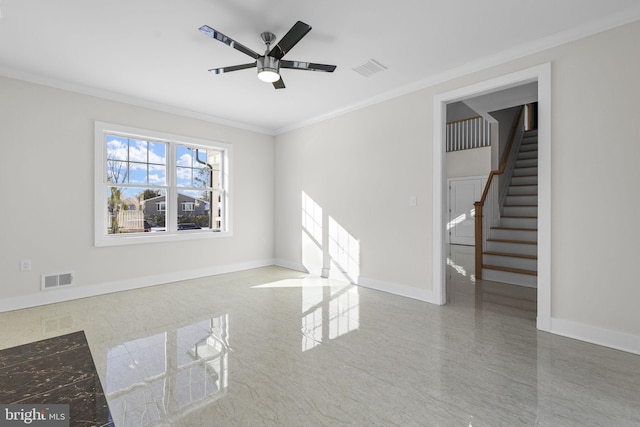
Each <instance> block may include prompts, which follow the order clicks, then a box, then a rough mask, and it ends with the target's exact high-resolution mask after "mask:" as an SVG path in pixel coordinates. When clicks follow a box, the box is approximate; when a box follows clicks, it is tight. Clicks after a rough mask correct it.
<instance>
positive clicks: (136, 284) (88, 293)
mask: <svg viewBox="0 0 640 427" xmlns="http://www.w3.org/2000/svg"><path fill="white" fill-rule="evenodd" d="M274 264H275V262H274V260H273V259H266V260H256V261H248V262H243V263H238V264H231V265H219V266H214V267H207V268H201V269H197V270H190V271H177V272H172V273H167V274H157V275H153V276H144V277H137V278H134V279H126V280H118V281H114V282H107V283H97V284H93V285H85V286H82V285H73V286H69V287H65V288H62V289H60V288H58V289H55V290H48V291H42V292H38V293H34V294H29V295H20V296H16V297H9V298H2V299H0V313H2V312H5V311H13V310H19V309H23V308H30V307H37V306H40V305H47V304H54V303H57V302H64V301H71V300H75V299H80V298H87V297H93V296H98V295H104V294H110V293H113V292H122V291H130V290H133V289H139V288H145V287H149V286H156V285H164V284H167V283H172V282H178V281H181V280H190V279H198V278H200V277H207V276H215V275H218V274H225V273H234V272H237V271H243V270H251V269H253V268H259V267H267V266H270V265H274Z"/></svg>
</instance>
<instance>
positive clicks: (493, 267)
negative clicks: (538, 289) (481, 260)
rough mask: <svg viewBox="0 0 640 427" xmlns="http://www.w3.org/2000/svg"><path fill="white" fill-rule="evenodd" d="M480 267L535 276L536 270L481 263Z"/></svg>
mask: <svg viewBox="0 0 640 427" xmlns="http://www.w3.org/2000/svg"><path fill="white" fill-rule="evenodd" d="M482 268H486V269H487V270H498V271H505V272H507V273H517V274H526V275H528V276H537V275H538V272H537V271H534V270H524V269H522V268H511V267H501V266H498V265H490V264H482Z"/></svg>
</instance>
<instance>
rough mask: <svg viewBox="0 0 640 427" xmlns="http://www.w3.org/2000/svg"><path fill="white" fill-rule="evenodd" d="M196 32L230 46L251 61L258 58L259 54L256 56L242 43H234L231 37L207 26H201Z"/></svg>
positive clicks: (255, 53)
mask: <svg viewBox="0 0 640 427" xmlns="http://www.w3.org/2000/svg"><path fill="white" fill-rule="evenodd" d="M198 30H200V32H201V33H202V34H204V35H207V36H209V37H211V38H213V39H216V40H218V41H220V42H222V43H224V44H226V45H227V46H231V47H232V48H234V49H236V50H239V51H240V52H242V53H244V54H245V55H249V56H250V57H252V58H253V59H258V58H259V57H260V54H258V53H257V52H254V51H253V50H251V49H249V48H248V47H246V46H245V45H243V44H242V43H238V42H237V41H235V40H234V39H232V38H231V37H228V36H225V35H224V34H222V33H221V32H220V31H217V30H214V29H213V28H211V27H210V26H208V25H203V26H202V27H200V28H198Z"/></svg>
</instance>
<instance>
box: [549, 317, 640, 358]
mask: <svg viewBox="0 0 640 427" xmlns="http://www.w3.org/2000/svg"><path fill="white" fill-rule="evenodd" d="M550 332H551V333H554V334H557V335H562V336H565V337H568V338H574V339H577V340H580V341H586V342H589V343H592V344H597V345H602V346H605V347H610V348H614V349H616V350H622V351H626V352H628V353H634V354H639V355H640V336H639V335H633V334H629V333H626V332H619V331H613V330H610V329H604V328H599V327H597V326H592V325H587V324H584V323H580V322H574V321H573V320H567V319H557V318H553V317H552V318H551V331H550Z"/></svg>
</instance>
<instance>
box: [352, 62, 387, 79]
mask: <svg viewBox="0 0 640 427" xmlns="http://www.w3.org/2000/svg"><path fill="white" fill-rule="evenodd" d="M386 69H387V67H385V66H384V65H382V64H381V63H379V62H378V61H376V60H375V59H370V60H368V61H367V62H365V63H364V64H362V65H360V66H358V67H355V68H354V69H353V71H355V72H356V73H358V74H360V75H363V76H365V77H371V76H372V75H374V74H376V73H379V72H380V71H385V70H386Z"/></svg>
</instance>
